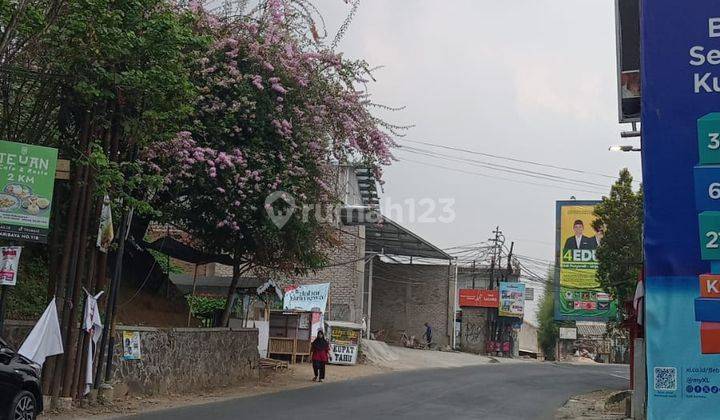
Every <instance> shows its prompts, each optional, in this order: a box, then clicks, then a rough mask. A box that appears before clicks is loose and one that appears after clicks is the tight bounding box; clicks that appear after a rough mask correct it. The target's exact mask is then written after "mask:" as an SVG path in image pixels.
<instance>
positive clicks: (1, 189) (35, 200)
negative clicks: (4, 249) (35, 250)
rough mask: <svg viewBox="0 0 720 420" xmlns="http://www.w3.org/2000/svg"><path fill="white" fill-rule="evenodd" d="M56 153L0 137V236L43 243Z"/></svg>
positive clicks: (47, 148)
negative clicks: (3, 139)
mask: <svg viewBox="0 0 720 420" xmlns="http://www.w3.org/2000/svg"><path fill="white" fill-rule="evenodd" d="M57 154H58V151H57V149H53V148H50V147H43V146H34V145H31V144H24V143H14V142H9V141H0V238H8V239H16V240H22V241H30V242H41V243H47V236H48V235H47V234H48V229H49V227H50V214H51V206H52V196H53V188H54V186H55V169H56V166H57Z"/></svg>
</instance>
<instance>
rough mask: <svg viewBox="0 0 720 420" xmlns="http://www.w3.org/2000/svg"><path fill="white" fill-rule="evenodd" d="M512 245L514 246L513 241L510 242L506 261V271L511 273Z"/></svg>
mask: <svg viewBox="0 0 720 420" xmlns="http://www.w3.org/2000/svg"><path fill="white" fill-rule="evenodd" d="M514 247H515V242H510V253H509V254H508V263H507V269H508V273H512V255H513V248H514Z"/></svg>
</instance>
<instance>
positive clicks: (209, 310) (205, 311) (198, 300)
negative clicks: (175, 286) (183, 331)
mask: <svg viewBox="0 0 720 420" xmlns="http://www.w3.org/2000/svg"><path fill="white" fill-rule="evenodd" d="M185 298H186V299H187V302H188V306H190V313H191V314H192V315H193V316H194V317H196V318H209V317H212V316H213V314H214V313H215V312H217V311H222V310H223V309H224V308H225V302H226V301H227V299H225V298H218V297H209V296H192V295H187V296H185Z"/></svg>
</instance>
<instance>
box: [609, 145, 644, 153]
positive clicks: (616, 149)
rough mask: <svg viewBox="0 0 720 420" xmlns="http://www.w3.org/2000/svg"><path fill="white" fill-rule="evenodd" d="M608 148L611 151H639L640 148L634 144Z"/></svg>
mask: <svg viewBox="0 0 720 420" xmlns="http://www.w3.org/2000/svg"><path fill="white" fill-rule="evenodd" d="M608 150H609V151H611V152H639V151H640V150H642V149H640V148H639V147H635V146H610V147H608Z"/></svg>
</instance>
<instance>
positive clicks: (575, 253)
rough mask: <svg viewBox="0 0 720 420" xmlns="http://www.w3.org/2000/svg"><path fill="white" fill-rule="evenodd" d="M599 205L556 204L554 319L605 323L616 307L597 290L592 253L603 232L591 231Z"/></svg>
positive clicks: (576, 202)
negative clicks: (603, 321)
mask: <svg viewBox="0 0 720 420" xmlns="http://www.w3.org/2000/svg"><path fill="white" fill-rule="evenodd" d="M598 203H599V201H575V200H573V201H558V202H557V203H556V223H557V224H556V236H555V237H556V259H557V263H556V267H559V268H558V269H557V270H556V272H555V289H556V292H555V319H558V320H606V319H609V318H614V317H615V316H616V315H617V303H616V302H615V301H613V300H612V299H611V297H610V295H609V294H608V293H605V292H604V291H603V290H602V289H601V288H600V283H598V280H597V278H596V275H597V268H598V262H597V257H596V255H595V251H596V249H597V248H598V246H600V244H601V243H602V238H603V230H602V229H595V228H593V222H594V221H595V215H594V210H595V205H597V204H598Z"/></svg>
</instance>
